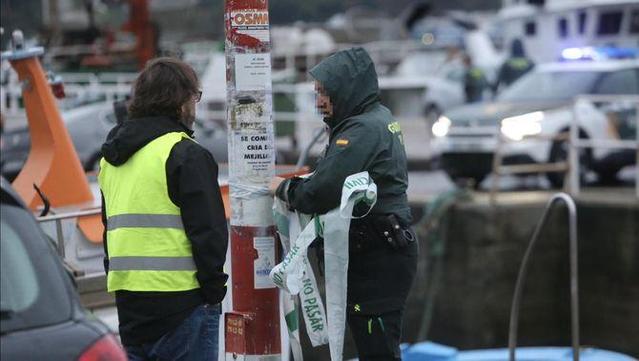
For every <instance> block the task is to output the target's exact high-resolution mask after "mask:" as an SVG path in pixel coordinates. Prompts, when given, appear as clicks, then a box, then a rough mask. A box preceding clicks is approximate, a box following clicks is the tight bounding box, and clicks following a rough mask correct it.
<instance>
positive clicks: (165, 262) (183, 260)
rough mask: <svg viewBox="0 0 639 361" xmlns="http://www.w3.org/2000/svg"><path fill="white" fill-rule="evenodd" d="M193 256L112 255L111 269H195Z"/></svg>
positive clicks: (110, 259) (110, 260)
mask: <svg viewBox="0 0 639 361" xmlns="http://www.w3.org/2000/svg"><path fill="white" fill-rule="evenodd" d="M195 270H196V268H195V262H193V257H110V258H109V271H195Z"/></svg>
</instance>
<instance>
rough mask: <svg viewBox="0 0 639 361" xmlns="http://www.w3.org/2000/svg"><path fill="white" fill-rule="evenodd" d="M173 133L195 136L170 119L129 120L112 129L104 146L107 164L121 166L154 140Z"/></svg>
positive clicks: (159, 117)
mask: <svg viewBox="0 0 639 361" xmlns="http://www.w3.org/2000/svg"><path fill="white" fill-rule="evenodd" d="M171 132H184V133H186V134H188V135H189V136H191V137H192V136H193V131H192V130H190V129H188V128H187V127H186V126H184V125H183V124H182V123H180V122H178V121H177V120H174V119H171V118H169V117H162V116H158V117H148V118H139V119H131V120H127V121H125V122H123V123H120V124H118V125H116V126H115V127H114V128H113V129H111V131H110V132H109V134H108V135H107V139H106V141H105V142H104V144H102V155H103V156H104V159H106V161H107V162H109V163H111V164H112V165H114V166H119V165H122V164H124V163H126V161H127V160H129V158H131V156H133V154H135V152H137V151H138V150H140V149H141V148H143V147H144V146H145V145H147V144H149V143H150V142H151V141H153V140H154V139H156V138H158V137H161V136H163V135H164V134H167V133H171Z"/></svg>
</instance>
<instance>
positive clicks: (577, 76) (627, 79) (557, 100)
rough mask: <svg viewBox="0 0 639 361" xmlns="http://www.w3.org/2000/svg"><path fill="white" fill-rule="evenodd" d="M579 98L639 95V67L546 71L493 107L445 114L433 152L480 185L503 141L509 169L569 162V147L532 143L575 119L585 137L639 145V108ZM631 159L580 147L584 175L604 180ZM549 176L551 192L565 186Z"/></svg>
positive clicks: (610, 64) (626, 63)
mask: <svg viewBox="0 0 639 361" xmlns="http://www.w3.org/2000/svg"><path fill="white" fill-rule="evenodd" d="M580 94H595V95H597V94H598V95H636V94H639V60H633V59H631V60H607V61H579V62H574V63H573V62H558V63H551V64H542V65H539V66H537V67H536V68H535V69H534V70H533V71H531V72H530V73H528V74H526V75H525V76H523V77H522V78H521V79H519V80H518V81H516V82H515V83H514V84H512V85H511V87H509V88H508V89H506V90H505V91H504V92H502V93H501V94H499V95H498V96H497V98H496V100H495V101H493V102H484V103H477V104H470V105H466V106H462V107H458V108H455V109H452V110H450V111H449V112H446V113H444V115H442V116H441V117H440V118H439V119H438V120H437V122H435V124H434V125H433V127H432V132H433V134H434V136H435V138H436V139H435V141H434V144H433V147H434V148H435V150H436V152H437V153H439V154H440V157H441V165H442V168H443V169H444V171H446V173H447V174H448V175H449V176H450V177H451V178H452V179H453V180H457V179H459V178H472V179H474V180H475V183H476V184H477V185H478V184H479V183H480V182H481V181H482V180H483V179H484V177H486V175H488V174H489V173H490V172H491V171H492V159H493V155H494V154H495V151H496V147H497V140H498V138H497V136H498V135H501V136H503V137H504V138H506V139H509V140H511V141H510V142H507V143H506V144H505V145H504V147H503V149H502V154H503V156H504V158H503V160H504V163H505V164H517V163H546V162H559V161H563V160H565V159H566V158H567V154H568V147H567V141H566V140H555V141H552V142H551V141H545V142H544V141H539V140H538V139H537V140H534V139H529V138H527V137H528V136H532V135H537V134H542V135H558V134H561V133H566V132H568V129H569V126H570V123H571V121H572V119H573V117H575V116H577V120H578V124H577V126H578V131H579V136H580V138H591V139H604V140H610V139H620V138H621V139H624V138H628V139H634V137H635V135H634V134H635V133H634V132H635V131H634V130H633V129H636V121H633V120H634V119H636V116H637V115H636V110H634V113H633V110H632V109H636V104H631V105H630V107H628V105H626V106H625V108H626V109H625V110H620V111H615V110H614V108H615V107H616V106H617V107H618V106H621V107H622V108H623V107H624V106H623V103H624V102H623V101H622V100H621V99H619V101H617V100H615V101H613V102H612V105H610V104H609V105H605V104H606V103H605V102H590V101H580V102H578V103H576V104H575V103H574V98H575V97H576V96H577V95H580ZM615 103H616V105H615ZM629 109H630V110H629ZM633 114H634V116H633ZM620 115H621V116H620ZM500 133H501V134H500ZM628 153H629V152H628V151H619V150H615V149H612V148H581V150H580V153H579V158H580V163H581V169H582V172H581V173H582V176H585V175H586V173H587V172H589V171H595V172H596V173H597V174H598V176H599V177H600V178H605V179H610V178H611V177H614V176H615V174H616V173H617V172H618V171H619V170H620V169H621V168H623V167H625V166H628V165H630V164H632V163H633V162H634V157H632V156H628ZM547 175H548V179H549V181H550V182H551V183H552V185H554V186H561V185H562V183H563V176H562V174H560V173H556V172H555V173H548V174H547Z"/></svg>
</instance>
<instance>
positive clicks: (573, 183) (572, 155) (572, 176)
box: [564, 98, 580, 195]
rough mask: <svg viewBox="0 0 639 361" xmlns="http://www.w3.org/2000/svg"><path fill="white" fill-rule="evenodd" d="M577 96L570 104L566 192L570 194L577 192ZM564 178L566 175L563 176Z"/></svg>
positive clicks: (578, 165) (576, 193)
mask: <svg viewBox="0 0 639 361" xmlns="http://www.w3.org/2000/svg"><path fill="white" fill-rule="evenodd" d="M579 100H580V99H579V98H576V99H575V101H574V102H573V106H572V119H571V121H570V141H569V142H568V144H569V147H568V177H567V178H568V187H567V188H568V189H567V190H568V193H570V194H572V195H578V194H579V191H580V189H579V186H580V184H579V181H580V179H579V178H580V177H579V173H580V172H579V167H580V164H579V147H580V145H579V132H578V131H577V117H578V114H577V113H578V111H577V106H578V105H579ZM564 179H566V177H565V176H564Z"/></svg>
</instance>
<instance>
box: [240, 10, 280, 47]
mask: <svg viewBox="0 0 639 361" xmlns="http://www.w3.org/2000/svg"><path fill="white" fill-rule="evenodd" d="M230 20H231V30H232V31H234V32H236V33H238V34H243V35H248V36H251V37H253V38H255V39H258V40H259V41H261V42H263V43H267V42H269V41H270V35H269V30H268V27H269V21H268V11H267V10H266V9H242V10H237V11H232V12H231V19H230Z"/></svg>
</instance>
